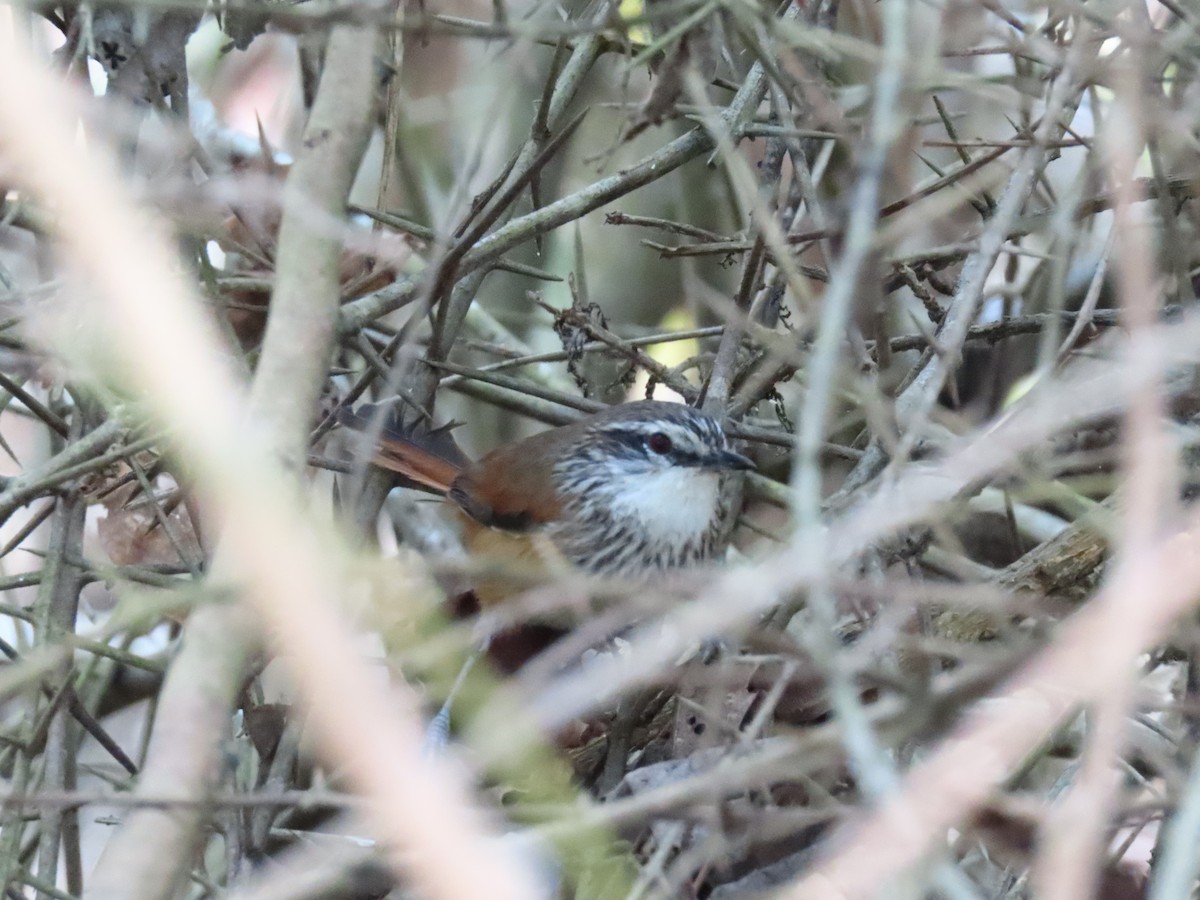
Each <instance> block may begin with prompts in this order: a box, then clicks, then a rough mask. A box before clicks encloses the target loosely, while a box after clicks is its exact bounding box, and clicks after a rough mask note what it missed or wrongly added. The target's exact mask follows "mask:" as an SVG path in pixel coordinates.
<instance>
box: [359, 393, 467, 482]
mask: <svg viewBox="0 0 1200 900" xmlns="http://www.w3.org/2000/svg"><path fill="white" fill-rule="evenodd" d="M381 407H382V408H381ZM377 421H378V422H379V425H376V422H377ZM338 422H339V423H340V424H342V425H345V426H346V427H347V428H352V429H354V430H355V431H362V432H367V433H370V432H371V430H372V429H373V428H377V427H378V428H380V431H379V438H378V441H377V443H376V445H375V455H374V456H373V457H372V458H371V462H372V463H374V464H375V465H377V466H379V467H380V468H381V469H387V470H388V471H389V472H395V473H396V474H397V475H399V476H400V478H401V483H402V484H403V485H404V486H405V487H414V488H419V489H421V490H426V491H431V492H433V493H435V494H445V493H446V492H447V491H449V490H450V485H451V483H453V481H454V479H455V478H456V477H457V476H458V473H459V472H461V471H462V470H463V469H464V468H466V467H467V466H468V465H469V464H470V460H468V459H467V456H466V454H465V453H463V452H462V450H461V449H460V448H459V446H458V444H457V443H455V441H454V438H453V436H452V435H451V434H450V430H451V429H452V428H453V427H454V426H455V424H456V423H453V422H451V423H449V424H446V425H438V426H434V425H431V424H430V423H429V421H428V420H427V419H426V418H425V417H424V416H420V415H414V416H412V417H411V418H406V417H405V415H404V410H403V408H402V406H401V404H400V403H398V402H393V403H389V404H376V403H364V404H362V405H361V406H359V407H358V408H357V409H350V408H349V407H345V408H343V409H342V410H341V411H340V412H339V413H338Z"/></svg>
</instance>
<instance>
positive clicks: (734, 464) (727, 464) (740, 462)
mask: <svg viewBox="0 0 1200 900" xmlns="http://www.w3.org/2000/svg"><path fill="white" fill-rule="evenodd" d="M705 463H706V465H705V468H709V469H737V470H739V471H746V470H748V469H753V468H754V463H753V462H751V461H750V459H749V458H748V457H745V456H742V454H740V453H734V452H733V451H732V450H721V451H718V452H717V453H714V454H713V455H712V456H710V457H709V458H708V459H706V460H705Z"/></svg>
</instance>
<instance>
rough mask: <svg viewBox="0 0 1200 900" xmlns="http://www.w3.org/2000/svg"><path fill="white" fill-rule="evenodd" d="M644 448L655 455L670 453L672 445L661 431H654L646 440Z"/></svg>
mask: <svg viewBox="0 0 1200 900" xmlns="http://www.w3.org/2000/svg"><path fill="white" fill-rule="evenodd" d="M646 446H648V447H649V448H650V449H651V450H653V451H654V452H655V453H670V452H671V446H672V444H671V439H670V438H669V437H667V436H666V435H665V434H663V433H662V432H661V431H656V432H654V434H652V435H650V437H648V438H646Z"/></svg>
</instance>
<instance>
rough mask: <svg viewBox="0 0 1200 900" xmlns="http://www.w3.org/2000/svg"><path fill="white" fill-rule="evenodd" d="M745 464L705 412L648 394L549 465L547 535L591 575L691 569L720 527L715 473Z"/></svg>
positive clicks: (600, 422) (598, 421) (722, 513)
mask: <svg viewBox="0 0 1200 900" xmlns="http://www.w3.org/2000/svg"><path fill="white" fill-rule="evenodd" d="M749 468H753V464H752V463H751V462H750V461H749V460H748V459H747V458H746V457H744V456H742V455H741V454H739V453H735V452H734V451H733V450H731V449H730V447H729V441H728V439H727V438H726V436H725V432H724V430H723V429H722V428H721V426H720V425H719V424H718V423H717V421H716V420H715V419H713V418H711V417H710V416H707V415H705V414H704V413H701V412H698V411H697V410H694V409H691V408H689V407H686V406H681V405H679V404H676V403H663V402H660V401H653V400H646V401H642V402H639V403H627V404H625V405H623V406H618V407H614V408H613V409H612V410H610V411H609V412H608V413H607V414H602V415H601V416H597V417H596V418H595V419H594V420H592V421H591V422H589V423H588V425H587V427H586V428H584V429H582V431H581V433H580V435H579V436H578V439H577V440H576V441H575V443H574V445H573V446H572V447H571V448H570V450H569V451H568V452H564V453H563V454H562V456H561V458H560V459H559V461H558V463H557V464H556V465H555V466H554V470H553V480H554V484H555V487H556V489H557V491H558V495H559V497H560V499H561V502H562V515H561V517H560V518H559V519H558V520H557V521H554V522H551V523H548V524H547V526H546V534H547V535H548V536H549V537H550V539H551V540H552V541H553V542H554V544H555V546H557V547H558V549H559V550H560V551H561V552H562V553H563V555H564V556H566V557H567V559H569V560H570V561H571V562H572V563H574V564H575V565H577V566H579V567H580V568H582V569H584V570H586V571H588V572H591V573H593V574H596V575H605V576H610V577H620V578H638V577H640V576H644V575H647V574H650V573H653V572H658V571H662V570H665V569H675V568H680V567H683V566H689V565H694V564H697V563H700V562H703V561H705V560H708V559H711V558H712V557H713V555H714V551H715V550H716V549H717V544H718V541H719V539H720V538H721V537H722V536H723V533H724V531H725V530H726V529H725V524H726V523H725V518H726V516H727V514H728V510H727V509H725V508H723V505H722V504H723V503H725V500H724V499H723V496H722V491H721V480H722V475H723V473H724V472H728V471H730V470H734V469H749Z"/></svg>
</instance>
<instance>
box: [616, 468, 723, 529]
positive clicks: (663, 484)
mask: <svg viewBox="0 0 1200 900" xmlns="http://www.w3.org/2000/svg"><path fill="white" fill-rule="evenodd" d="M621 481H622V489H621V491H620V493H618V494H616V495H614V497H613V502H612V512H613V517H614V518H616V519H621V518H624V517H626V516H628V517H630V518H634V519H636V520H638V521H640V522H641V523H642V525H643V527H644V528H645V530H646V536H647V537H648V538H650V539H651V540H653V541H664V542H669V543H684V542H686V541H688V540H690V539H693V538H696V537H698V536H699V535H702V534H704V533H705V532H706V531H708V529H709V526H710V525H711V523H712V520H713V515H714V513H715V510H716V508H717V502H718V499H719V491H720V483H721V477H720V475H719V474H718V473H716V472H706V471H703V470H700V469H690V468H688V469H685V468H677V467H676V468H669V469H665V470H662V471H657V472H645V473H642V474H638V475H628V474H626V475H624V476H622V479H621Z"/></svg>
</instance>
